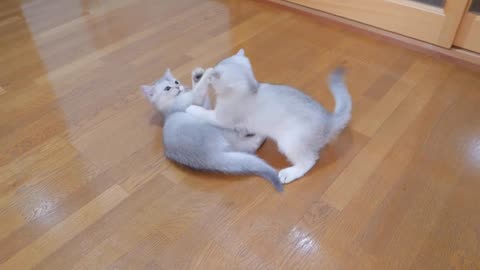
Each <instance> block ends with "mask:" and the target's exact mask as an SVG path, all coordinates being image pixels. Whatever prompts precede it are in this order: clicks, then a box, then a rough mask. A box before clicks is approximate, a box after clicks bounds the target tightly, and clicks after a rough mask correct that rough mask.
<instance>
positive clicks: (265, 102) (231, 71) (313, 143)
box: [187, 49, 352, 183]
mask: <svg viewBox="0 0 480 270" xmlns="http://www.w3.org/2000/svg"><path fill="white" fill-rule="evenodd" d="M214 69H215V73H214V74H213V75H212V78H211V83H212V86H213V88H214V89H215V92H216V95H217V103H216V107H215V110H213V111H212V110H206V109H205V108H202V107H199V106H190V107H189V108H188V109H187V113H190V114H192V115H195V116H197V117H200V118H202V119H204V120H207V121H209V122H210V123H212V124H214V125H217V126H221V127H228V128H236V129H244V130H247V131H250V132H255V133H256V134H260V135H265V136H268V137H270V138H272V139H274V140H275V141H276V142H277V144H278V147H279V149H280V151H281V152H282V153H284V154H285V155H286V156H287V158H288V159H289V160H290V162H291V163H293V166H291V167H289V168H286V169H283V170H281V171H280V172H279V177H280V180H281V181H282V182H283V183H289V182H291V181H293V180H295V179H297V178H299V177H302V176H303V175H304V174H305V173H306V172H308V171H309V170H310V169H311V168H312V167H313V165H315V162H316V160H317V159H318V155H319V151H320V149H322V148H323V147H324V146H325V145H326V144H327V143H329V142H330V141H331V140H332V139H333V138H334V137H335V136H336V135H337V134H338V133H340V132H341V131H342V130H343V129H344V128H345V126H346V125H347V124H348V122H349V121H350V117H351V116H350V113H351V110H352V101H351V98H350V95H349V93H348V90H347V88H346V86H345V83H344V81H343V70H342V69H337V70H336V71H335V72H333V73H332V74H331V76H330V79H329V86H330V91H331V92H332V94H333V96H334V98H335V102H336V105H335V111H334V112H333V113H330V112H328V111H327V110H325V108H323V107H322V106H321V105H320V104H319V103H317V102H316V101H314V100H313V99H312V98H310V97H309V96H307V95H305V94H304V93H302V92H300V91H299V90H297V89H294V88H292V87H290V86H286V85H273V84H266V83H258V82H257V81H256V79H255V76H254V74H253V71H252V67H251V65H250V61H249V59H248V58H247V57H246V56H245V53H244V51H243V49H242V50H240V51H239V52H238V53H237V54H236V55H234V56H232V57H229V58H226V59H224V60H223V61H221V62H220V63H219V64H218V65H217V66H216V67H215V68H214Z"/></svg>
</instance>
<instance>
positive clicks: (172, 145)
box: [143, 69, 283, 191]
mask: <svg viewBox="0 0 480 270" xmlns="http://www.w3.org/2000/svg"><path fill="white" fill-rule="evenodd" d="M207 72H208V71H207ZM202 74H203V72H202V70H200V69H197V70H196V71H194V72H193V74H192V83H193V90H191V91H185V89H184V87H183V86H181V85H180V83H178V81H176V80H175V79H174V78H173V76H172V75H171V74H170V73H169V72H167V73H166V74H165V75H164V77H163V78H162V79H161V80H159V81H158V82H157V83H155V85H153V86H143V89H144V92H145V95H146V96H147V98H149V100H150V101H151V102H152V103H153V104H154V105H155V107H156V108H157V109H158V110H159V111H160V112H161V113H162V115H163V117H164V126H163V144H164V149H165V156H166V157H167V158H169V159H171V160H173V161H175V162H177V163H179V164H182V165H184V166H187V167H189V168H193V169H197V170H205V171H215V172H221V173H226V174H244V175H247V174H253V175H258V176H261V177H263V178H265V179H267V180H268V181H270V182H271V183H272V184H273V185H274V187H275V188H276V189H277V190H278V191H282V190H283V186H282V184H281V183H280V180H279V178H278V174H277V172H276V170H275V169H273V168H272V167H271V166H270V165H268V164H267V163H266V162H265V161H263V160H262V159H260V158H258V157H257V156H255V155H254V154H253V153H254V152H255V151H256V150H257V149H258V147H260V145H261V144H262V143H263V141H264V140H265V138H264V137H260V136H242V135H240V134H238V133H237V132H235V131H233V130H230V129H224V128H219V127H215V126H213V125H210V124H208V123H206V122H204V121H202V120H200V119H198V118H196V117H194V116H192V115H190V114H187V113H185V109H186V108H187V107H188V106H190V105H192V104H199V105H202V106H203V107H205V108H209V107H210V106H209V99H208V96H207V90H208V81H207V80H208V77H207V76H203V78H202V79H200V77H201V76H202ZM169 81H170V83H169ZM172 81H175V83H173V86H172ZM166 87H170V90H168V91H165V90H164V89H166ZM175 87H176V88H175ZM175 90H177V92H175Z"/></svg>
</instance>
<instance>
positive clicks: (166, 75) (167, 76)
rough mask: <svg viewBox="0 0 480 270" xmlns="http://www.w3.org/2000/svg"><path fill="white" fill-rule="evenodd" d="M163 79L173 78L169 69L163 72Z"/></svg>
mask: <svg viewBox="0 0 480 270" xmlns="http://www.w3.org/2000/svg"><path fill="white" fill-rule="evenodd" d="M163 77H164V78H173V74H172V72H171V71H170V69H169V68H167V70H166V71H165V74H163Z"/></svg>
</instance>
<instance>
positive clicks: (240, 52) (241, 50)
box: [237, 48, 245, 56]
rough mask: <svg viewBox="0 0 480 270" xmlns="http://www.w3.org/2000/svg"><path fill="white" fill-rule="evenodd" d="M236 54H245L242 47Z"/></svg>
mask: <svg viewBox="0 0 480 270" xmlns="http://www.w3.org/2000/svg"><path fill="white" fill-rule="evenodd" d="M237 55H238V56H245V50H244V49H243V48H242V49H240V50H239V51H238V52H237Z"/></svg>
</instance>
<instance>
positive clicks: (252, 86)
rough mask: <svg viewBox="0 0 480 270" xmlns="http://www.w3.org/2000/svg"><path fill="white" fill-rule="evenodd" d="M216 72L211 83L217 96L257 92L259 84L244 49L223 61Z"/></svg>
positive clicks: (216, 67)
mask: <svg viewBox="0 0 480 270" xmlns="http://www.w3.org/2000/svg"><path fill="white" fill-rule="evenodd" d="M214 70H215V73H214V75H213V76H212V78H211V83H212V87H213V89H215V92H216V94H217V95H220V96H221V95H246V94H252V93H256V92H257V88H258V82H257V80H256V79H255V75H254V74H253V70H252V65H251V64H250V60H249V59H248V57H247V56H246V55H245V51H244V50H243V49H240V51H238V53H236V54H235V55H233V56H231V57H228V58H225V59H224V60H222V61H221V62H220V63H218V64H217V65H216V66H215V68H214Z"/></svg>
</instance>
